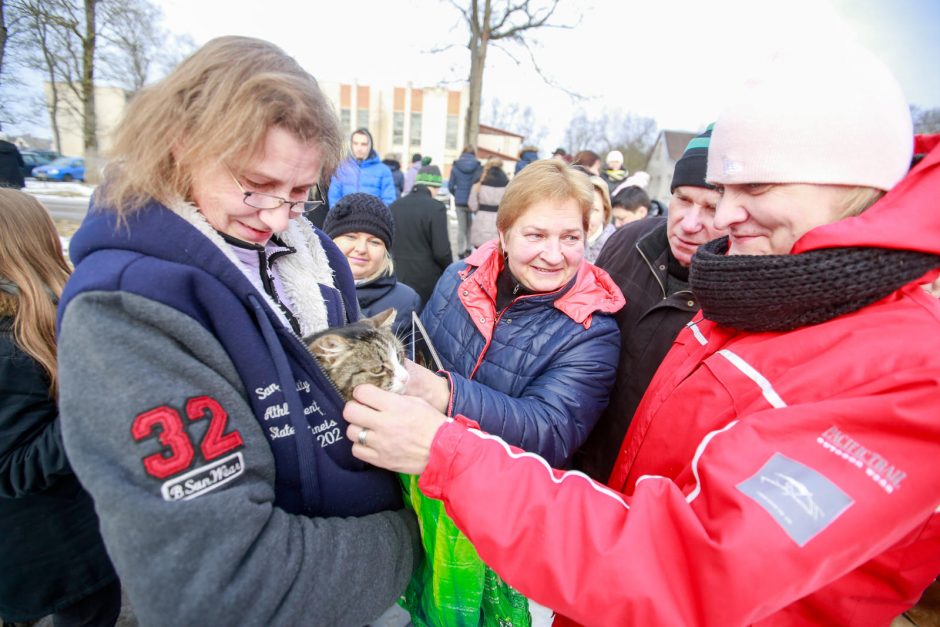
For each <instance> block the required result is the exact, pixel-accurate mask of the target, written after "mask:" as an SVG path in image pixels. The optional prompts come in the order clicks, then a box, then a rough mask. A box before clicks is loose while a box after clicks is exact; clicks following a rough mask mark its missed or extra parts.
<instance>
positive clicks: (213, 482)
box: [160, 452, 245, 501]
mask: <svg viewBox="0 0 940 627" xmlns="http://www.w3.org/2000/svg"><path fill="white" fill-rule="evenodd" d="M244 472H245V459H244V458H243V457H242V454H241V452H238V453H233V454H232V455H229V456H227V457H223V458H222V459H217V460H215V461H214V462H212V463H210V464H206V465H205V466H200V467H199V468H196V469H194V470H191V471H189V472H187V473H186V474H185V475H180V476H179V477H173V478H172V479H170V480H169V481H167V482H166V483H164V484H163V486H162V487H161V488H160V491H161V492H162V493H163V500H164V501H180V500H182V501H188V500H189V499H194V498H196V497H197V496H201V495H203V494H205V493H206V492H211V491H212V490H215V489H216V488H218V487H219V486H221V485H223V484H226V483H228V482H229V481H231V480H232V479H234V478H235V477H237V476H239V475H241V474H242V473H244Z"/></svg>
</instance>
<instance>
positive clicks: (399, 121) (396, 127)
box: [392, 111, 405, 146]
mask: <svg viewBox="0 0 940 627" xmlns="http://www.w3.org/2000/svg"><path fill="white" fill-rule="evenodd" d="M404 143H405V114H404V113H402V112H401V111H396V112H395V113H394V114H393V115H392V145H393V146H401V145H402V144H404Z"/></svg>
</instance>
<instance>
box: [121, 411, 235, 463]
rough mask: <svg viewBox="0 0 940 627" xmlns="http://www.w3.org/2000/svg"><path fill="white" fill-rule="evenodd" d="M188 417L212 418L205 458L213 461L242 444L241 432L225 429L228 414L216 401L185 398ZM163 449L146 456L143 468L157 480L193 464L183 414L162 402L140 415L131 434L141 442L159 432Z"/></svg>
mask: <svg viewBox="0 0 940 627" xmlns="http://www.w3.org/2000/svg"><path fill="white" fill-rule="evenodd" d="M186 417H187V418H188V419H189V421H190V422H196V421H197V420H204V419H205V418H209V428H208V429H207V430H206V434H205V435H204V436H203V438H202V442H200V443H199V449H200V450H201V451H202V456H203V457H204V458H205V460H206V461H211V460H213V459H215V458H216V457H220V456H222V455H224V454H225V453H228V452H229V451H231V450H233V449H236V448H238V447H240V446H241V445H242V444H243V442H242V436H241V434H240V433H239V432H238V431H230V432H228V433H226V432H225V427H226V425H227V423H228V413H227V412H226V411H225V410H224V409H222V405H220V404H219V402H218V401H217V400H215V399H214V398H212V397H209V396H197V397H195V398H191V399H189V400H188V401H186ZM155 431H157V432H159V438H160V444H162V445H163V447H164V450H163V451H162V452H160V453H154V454H153V455H149V456H147V457H145V458H144V459H143V463H144V469H145V470H146V471H147V473H148V474H150V475H152V476H154V477H156V478H157V479H166V478H167V477H169V476H172V475H175V474H179V473H181V472H183V471H184V470H186V469H188V468H189V467H190V466H192V463H193V458H195V456H196V453H195V449H194V448H193V442H192V440H191V439H190V437H189V433H187V431H186V427H185V425H184V424H183V418H182V417H181V416H180V413H179V412H178V411H177V410H176V409H174V408H173V407H170V406H168V405H161V406H160V407H156V408H154V409H151V410H149V411H145V412H144V413H142V414H138V415H137V417H136V418H135V419H134V424H133V425H132V426H131V435H133V436H134V439H135V440H136V441H138V442H140V441H141V440H146V439H147V438H149V437H153V436H154V435H157V433H155Z"/></svg>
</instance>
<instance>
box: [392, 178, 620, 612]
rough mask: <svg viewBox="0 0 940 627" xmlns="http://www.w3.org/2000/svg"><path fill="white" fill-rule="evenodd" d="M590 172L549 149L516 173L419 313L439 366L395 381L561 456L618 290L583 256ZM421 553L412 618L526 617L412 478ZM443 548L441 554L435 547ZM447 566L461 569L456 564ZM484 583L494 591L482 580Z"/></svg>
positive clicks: (598, 397) (602, 353) (582, 416)
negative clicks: (484, 227)
mask: <svg viewBox="0 0 940 627" xmlns="http://www.w3.org/2000/svg"><path fill="white" fill-rule="evenodd" d="M593 201H594V196H593V188H592V187H591V183H590V180H589V179H588V177H586V176H584V175H583V174H582V173H580V172H578V171H576V170H574V169H572V168H571V167H570V166H568V165H566V164H564V163H562V162H560V161H557V160H544V161H537V162H535V163H532V164H531V165H529V166H528V167H526V168H525V169H524V170H523V171H522V172H520V173H519V174H517V175H516V177H515V178H514V179H513V181H512V182H511V183H510V184H509V185H508V186H507V187H506V192H505V194H504V195H503V197H502V200H501V202H500V203H499V209H498V211H497V212H496V228H497V230H498V234H499V237H498V239H496V240H493V241H490V242H488V243H486V244H484V245H483V246H481V247H479V248H478V249H477V250H476V251H474V253H473V254H471V255H470V256H469V257H467V258H466V259H465V260H463V261H459V262H457V263H455V264H453V265H451V266H450V268H448V269H447V270H446V271H445V273H444V275H443V276H442V277H441V279H440V281H439V282H438V284H437V286H436V287H435V289H434V293H433V295H432V296H431V299H430V300H429V301H428V303H427V305H426V306H425V308H424V311H423V312H422V315H421V320H422V322H423V323H424V326H425V327H426V329H427V331H428V333H429V336H430V339H431V342H432V343H433V344H434V346H435V348H436V349H437V352H438V354H439V357H440V359H441V362H442V364H443V366H444V370H443V371H442V372H440V373H438V375H440V376H437V375H435V374H434V373H432V372H430V371H429V370H426V369H424V368H421V367H418V366H412V367H411V369H410V374H411V379H410V380H409V383H408V387H407V388H406V393H407V394H412V395H418V396H421V397H422V398H424V399H425V400H427V401H428V402H429V403H431V405H432V406H433V407H435V408H436V409H437V410H438V411H441V412H445V413H446V414H447V415H450V416H456V415H458V414H461V415H464V416H469V417H472V418H473V419H474V420H479V421H480V423H481V425H482V428H483V429H484V430H485V431H487V432H489V433H492V434H494V435H498V436H500V437H502V438H503V439H505V440H506V441H507V442H509V443H511V444H514V445H516V446H519V447H520V448H522V449H525V450H527V451H531V452H533V453H537V454H538V455H541V456H543V457H545V458H546V459H548V460H549V462H550V463H551V464H553V465H554V466H556V467H564V466H565V464H567V463H568V461H569V459H570V458H571V455H572V454H573V453H574V451H575V450H576V449H577V448H578V447H579V446H580V445H581V443H582V442H584V440H585V438H586V437H587V435H588V434H589V433H590V431H591V428H592V427H593V426H594V423H595V421H596V420H597V418H598V416H599V415H600V413H601V411H602V410H603V409H604V407H605V406H606V405H607V397H608V393H609V391H610V387H611V385H613V381H614V375H615V371H616V367H617V366H616V364H617V354H618V350H619V343H620V336H619V332H618V330H617V326H616V323H615V322H614V320H613V318H611V317H610V315H609V314H612V313H614V312H616V311H617V310H618V309H620V308H621V307H622V306H623V304H624V299H623V296H622V294H621V293H620V290H619V289H618V288H617V287H616V285H615V284H614V283H613V281H612V280H611V279H610V277H608V276H607V274H606V273H605V272H604V271H603V270H600V269H599V268H596V267H595V266H593V265H591V264H589V263H587V262H585V261H584V245H585V244H584V243H585V234H586V232H587V229H588V222H589V216H590V212H591V209H592V206H593ZM409 487H410V499H411V501H412V503H413V504H414V506H415V509H416V510H417V511H418V513H419V519H420V521H421V522H422V536H423V540H424V544H425V552H426V554H427V555H428V556H429V560H431V559H433V560H436V561H432V562H430V563H429V564H426V565H425V567H424V568H422V569H420V570H419V572H418V573H417V574H416V575H415V578H414V579H413V580H412V584H411V585H410V586H409V590H408V592H407V593H406V607H407V608H408V609H409V610H410V611H411V612H412V617H413V619H414V620H415V624H423V623H428V624H447V625H464V624H467V625H476V624H477V622H478V621H479V620H480V617H481V615H482V616H483V619H484V620H485V621H486V622H487V624H490V622H492V623H493V624H495V623H496V622H497V621H508V622H509V623H510V624H513V625H524V624H527V622H528V620H529V612H528V607H527V604H526V602H525V599H524V597H521V595H519V594H518V593H516V592H514V591H512V590H511V589H510V588H508V587H507V586H505V584H503V583H502V582H501V581H500V580H499V578H498V577H497V576H496V575H495V574H494V573H493V572H492V571H489V570H488V569H486V568H485V567H484V565H483V564H482V562H480V561H479V559H478V558H476V554H475V552H474V550H473V547H472V546H471V545H470V543H469V541H468V540H467V539H466V537H464V536H463V535H461V534H460V533H459V532H458V531H457V530H456V528H455V527H453V523H452V522H451V521H450V520H449V519H447V518H446V516H445V515H444V513H443V509H442V508H441V503H440V502H439V501H432V500H428V499H424V498H423V497H422V496H421V494H420V492H419V491H418V489H417V478H416V477H413V478H411V482H410V486H409ZM450 552H453V553H454V554H455V557H454V560H453V561H452V562H449V563H445V562H444V561H443V558H442V557H441V556H442V555H448V554H450ZM455 573H459V574H455ZM492 589H496V590H497V591H498V594H497V595H495V596H496V598H498V601H497V602H494V601H493V598H494V595H493V594H490V593H484V590H492Z"/></svg>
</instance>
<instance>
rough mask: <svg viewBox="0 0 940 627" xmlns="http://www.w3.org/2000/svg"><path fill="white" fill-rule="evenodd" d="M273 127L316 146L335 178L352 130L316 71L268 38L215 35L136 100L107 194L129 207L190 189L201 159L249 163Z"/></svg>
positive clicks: (110, 202)
mask: <svg viewBox="0 0 940 627" xmlns="http://www.w3.org/2000/svg"><path fill="white" fill-rule="evenodd" d="M274 127H278V128H282V129H284V130H286V131H288V132H290V133H291V134H293V135H294V136H295V137H297V138H298V139H299V140H301V141H303V142H307V143H310V144H312V145H314V146H316V147H317V148H318V149H319V150H320V157H321V162H322V172H321V173H320V180H323V179H325V178H329V176H330V175H331V174H332V172H333V170H334V169H335V168H336V165H337V164H338V162H339V159H340V155H341V150H342V145H343V137H342V134H341V132H340V127H339V122H338V120H337V118H336V114H335V112H334V111H333V107H332V106H331V105H330V103H329V101H328V100H327V99H326V97H325V96H324V95H323V92H322V91H321V90H320V87H319V86H318V85H317V81H316V79H314V78H313V76H311V75H310V74H309V73H307V72H306V71H305V70H304V69H303V68H302V67H300V65H299V64H298V63H297V62H296V61H295V60H294V59H293V58H291V57H289V56H288V55H287V54H285V53H284V51H282V50H281V49H280V48H278V47H277V46H275V45H273V44H271V43H268V42H266V41H262V40H260V39H253V38H250V37H219V38H217V39H213V40H212V41H210V42H209V43H207V44H206V45H205V46H203V47H202V48H200V49H199V50H197V51H196V52H195V53H194V54H193V55H192V56H190V57H189V58H188V59H186V60H185V61H183V62H182V63H181V64H180V65H179V66H178V67H177V68H176V69H175V70H174V71H173V72H172V73H171V74H170V75H169V76H167V77H166V78H164V79H163V80H162V81H160V82H158V83H156V84H154V85H152V86H150V87H147V88H145V89H143V90H141V91H140V92H139V93H138V94H137V95H136V96H135V97H134V99H133V100H132V101H131V103H130V106H129V107H128V110H127V113H126V115H125V116H124V119H123V120H122V122H121V124H120V125H119V126H118V128H117V131H116V133H115V139H114V146H113V148H112V150H111V154H110V155H109V156H110V159H111V161H110V163H109V165H108V167H107V169H106V171H105V184H104V185H102V187H101V189H100V190H99V198H98V201H99V202H100V203H101V204H103V205H105V206H108V207H110V208H111V209H113V210H114V211H116V212H117V213H118V215H120V216H123V215H124V214H126V213H128V212H131V211H134V210H135V209H139V208H140V207H142V206H144V205H145V204H146V203H147V202H149V201H150V200H151V199H155V200H157V201H159V202H161V203H164V204H167V203H170V202H172V201H173V200H175V199H177V198H187V197H188V196H189V193H190V188H191V186H192V172H193V171H194V169H195V168H197V167H200V166H205V165H208V164H212V163H219V162H231V161H232V160H236V161H235V163H234V164H233V165H235V166H238V165H242V163H241V162H243V161H245V160H248V159H251V158H253V157H255V156H256V155H257V154H258V153H259V151H261V150H262V149H263V146H264V140H265V136H266V135H267V132H268V131H269V130H270V129H271V128H274Z"/></svg>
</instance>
